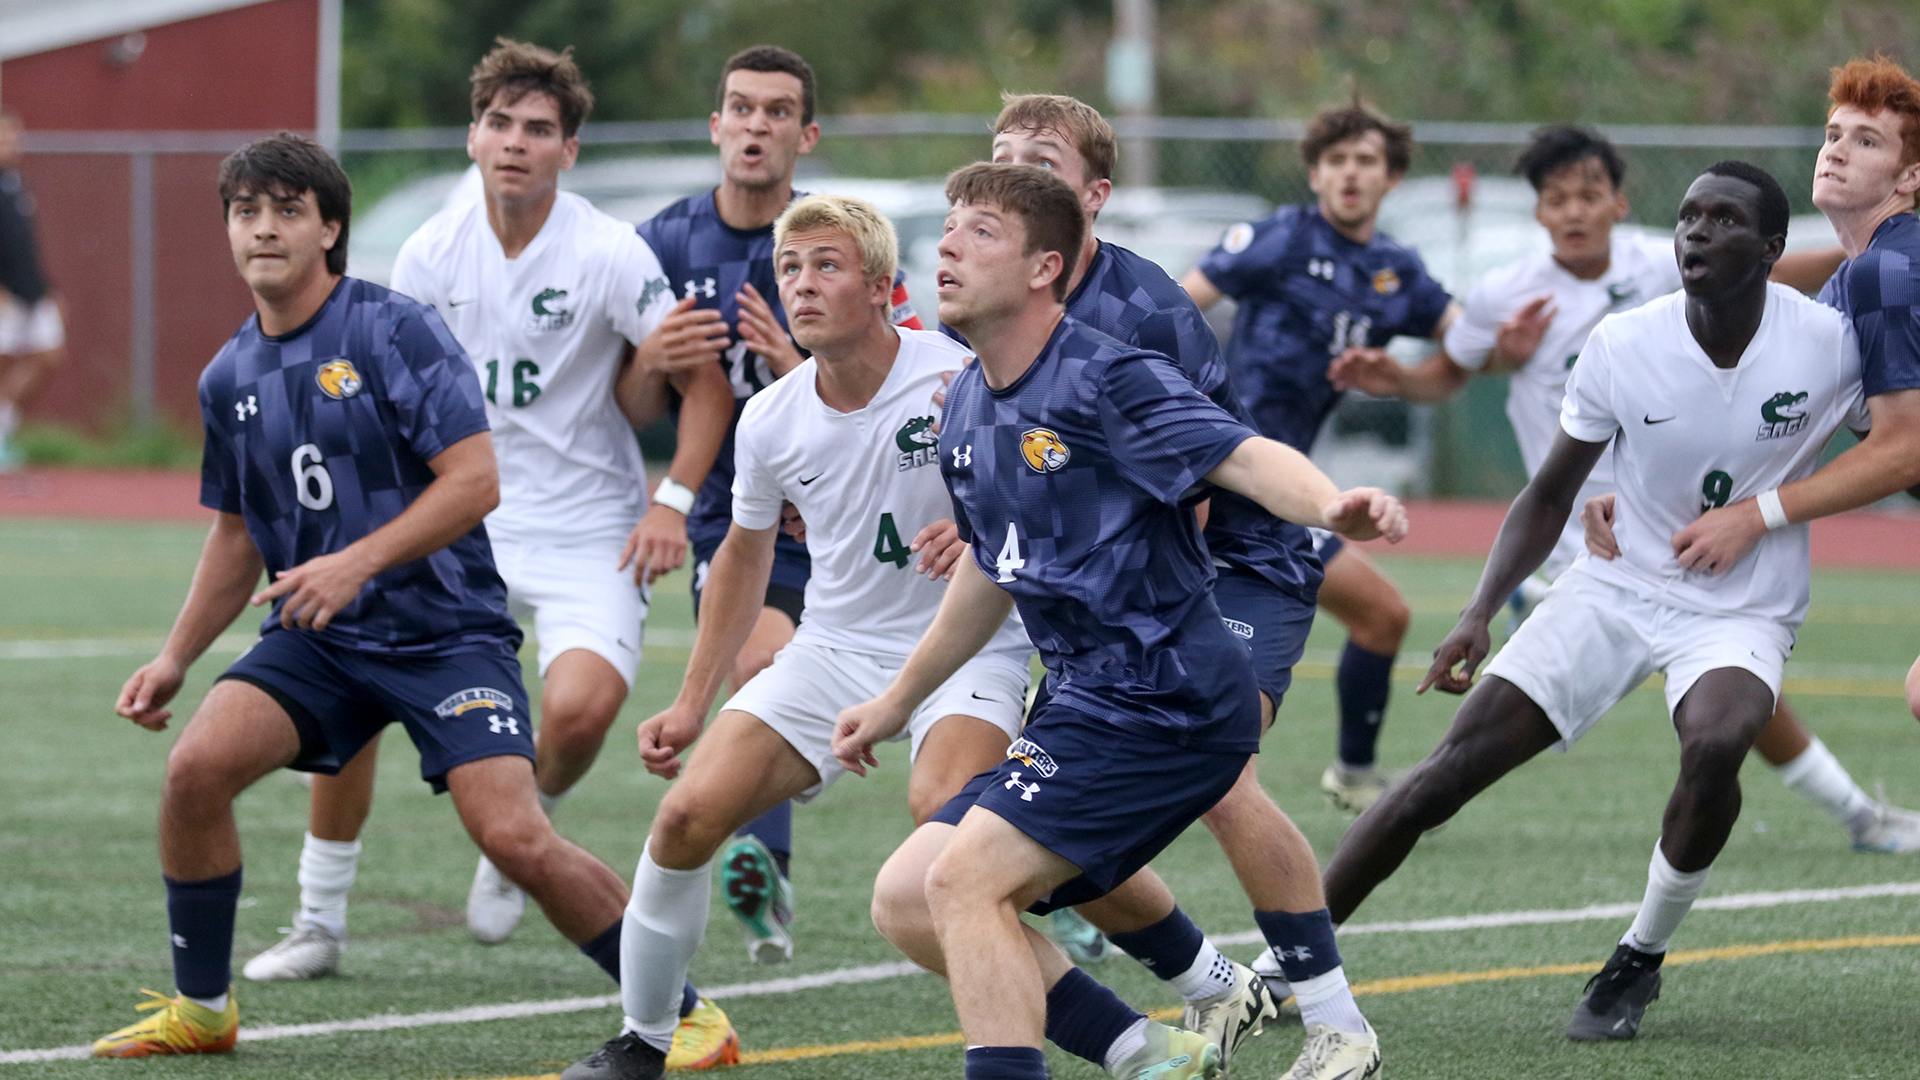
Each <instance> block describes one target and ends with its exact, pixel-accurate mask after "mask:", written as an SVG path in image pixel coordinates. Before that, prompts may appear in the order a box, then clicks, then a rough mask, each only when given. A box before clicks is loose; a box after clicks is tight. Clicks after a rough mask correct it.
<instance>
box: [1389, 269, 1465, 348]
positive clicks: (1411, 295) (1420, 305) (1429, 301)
mask: <svg viewBox="0 0 1920 1080" xmlns="http://www.w3.org/2000/svg"><path fill="white" fill-rule="evenodd" d="M1409 255H1410V257H1411V258H1412V266H1411V267H1409V268H1408V272H1407V276H1406V278H1405V279H1403V280H1402V281H1401V282H1400V287H1401V288H1402V289H1405V290H1407V301H1408V302H1407V321H1406V322H1404V323H1402V324H1401V325H1400V326H1399V327H1398V329H1397V331H1396V332H1397V333H1401V334H1405V335H1407V336H1408V337H1423V338H1430V337H1432V336H1433V332H1434V331H1435V330H1436V329H1438V328H1439V326H1440V320H1441V318H1442V317H1444V316H1445V315H1446V313H1447V305H1448V304H1451V303H1453V294H1452V293H1450V292H1448V291H1447V287H1446V286H1445V285H1442V284H1440V279H1439V278H1436V277H1434V276H1433V275H1432V274H1429V273H1427V264H1426V263H1424V262H1421V261H1420V256H1418V255H1413V254H1412V253H1411V252H1409Z"/></svg>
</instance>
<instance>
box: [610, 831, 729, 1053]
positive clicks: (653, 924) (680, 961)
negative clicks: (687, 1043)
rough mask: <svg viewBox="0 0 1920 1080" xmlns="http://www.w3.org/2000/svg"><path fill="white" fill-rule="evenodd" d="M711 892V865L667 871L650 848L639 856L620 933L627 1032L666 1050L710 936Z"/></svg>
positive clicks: (621, 991)
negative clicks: (697, 956) (690, 971)
mask: <svg viewBox="0 0 1920 1080" xmlns="http://www.w3.org/2000/svg"><path fill="white" fill-rule="evenodd" d="M712 892H713V863H712V862H708V863H707V864H706V865H705V866H701V867H698V868H696V869H693V870H668V869H667V868H665V867H663V866H661V865H660V864H659V863H657V862H654V861H653V850H652V848H651V846H649V847H648V848H646V849H644V850H642V851H641V852H640V868H639V869H638V870H635V871H634V873H633V898H632V899H631V900H629V901H627V914H626V923H625V924H624V925H623V926H622V927H621V930H620V1004H621V1007H622V1008H624V1009H625V1010H626V1024H625V1027H624V1030H626V1031H631V1032H634V1033H635V1034H637V1035H639V1036H640V1037H641V1038H642V1039H645V1040H646V1041H647V1042H648V1043H649V1044H651V1045H652V1046H654V1047H655V1048H656V1049H659V1050H661V1051H663V1052H664V1051H666V1050H670V1049H672V1047H673V1030H674V1028H677V1027H679V1026H680V998H681V994H682V992H683V988H684V987H685V986H686V983H687V966H688V965H689V964H691V963H693V954H694V952H695V951H697V950H698V949H699V948H700V939H701V938H702V937H705V936H706V933H707V905H708V900H709V897H710V895H711V893H712Z"/></svg>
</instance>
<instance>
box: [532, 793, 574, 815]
mask: <svg viewBox="0 0 1920 1080" xmlns="http://www.w3.org/2000/svg"><path fill="white" fill-rule="evenodd" d="M535 794H536V795H538V796H540V812H541V813H543V814H545V815H547V816H548V817H552V816H553V808H554V807H556V806H559V805H560V800H562V799H564V798H566V797H567V793H566V792H565V791H563V792H561V793H560V794H558V795H549V794H547V793H546V792H544V791H538V792H535Z"/></svg>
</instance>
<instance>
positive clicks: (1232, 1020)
mask: <svg viewBox="0 0 1920 1080" xmlns="http://www.w3.org/2000/svg"><path fill="white" fill-rule="evenodd" d="M1229 963H1231V961H1229ZM1279 1016H1280V1006H1279V1004H1278V1003H1277V1002H1275V1001H1274V1000H1273V994H1272V992H1271V991H1269V990H1268V989H1267V983H1266V980H1264V979H1262V978H1261V977H1260V976H1259V975H1258V974H1256V973H1255V972H1254V970H1253V969H1252V968H1249V967H1246V966H1245V965H1242V964H1234V965H1233V985H1232V986H1230V987H1228V988H1227V989H1225V990H1222V991H1221V992H1219V993H1218V994H1215V995H1213V996H1212V997H1210V998H1203V999H1201V1000H1199V1001H1191V1002H1188V1003H1187V1009H1186V1011H1185V1012H1184V1013H1182V1014H1181V1016H1180V1026H1181V1027H1183V1028H1186V1029H1187V1030H1188V1031H1191V1032H1194V1033H1196V1034H1199V1035H1203V1036H1205V1037H1206V1038H1207V1041H1209V1042H1211V1043H1213V1044H1214V1045H1216V1046H1218V1047H1219V1048H1220V1067H1221V1068H1223V1069H1224V1068H1226V1067H1227V1066H1228V1065H1229V1064H1231V1063H1232V1061H1233V1052H1234V1051H1235V1050H1238V1049H1240V1044H1241V1043H1243V1042H1245V1041H1246V1040H1248V1039H1250V1038H1253V1037H1254V1036H1255V1035H1258V1034H1260V1029H1261V1027H1262V1026H1263V1025H1265V1024H1266V1022H1267V1021H1268V1020H1274V1019H1278V1018H1279Z"/></svg>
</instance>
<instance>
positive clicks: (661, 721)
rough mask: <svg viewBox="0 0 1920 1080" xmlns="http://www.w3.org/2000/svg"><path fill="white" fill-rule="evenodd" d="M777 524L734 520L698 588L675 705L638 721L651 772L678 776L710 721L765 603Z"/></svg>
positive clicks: (645, 761) (643, 754)
mask: <svg viewBox="0 0 1920 1080" xmlns="http://www.w3.org/2000/svg"><path fill="white" fill-rule="evenodd" d="M778 531H779V526H777V525H776V526H771V527H768V528H765V529H747V528H742V527H741V525H740V524H739V523H738V522H735V523H734V524H733V525H732V526H731V527H729V528H728V530H727V536H726V539H724V540H722V541H720V550H719V551H717V552H715V553H714V556H713V565H712V566H711V567H710V568H709V569H708V570H707V584H706V587H705V588H703V589H701V590H700V612H699V615H700V629H699V631H698V632H697V633H696V634H695V635H694V638H693V655H692V656H690V657H688V658H687V674H686V676H685V677H684V678H683V679H681V680H680V693H679V694H677V695H675V697H674V699H673V704H671V705H669V706H667V707H666V709H664V710H662V711H661V712H659V713H657V714H655V715H654V716H652V717H649V718H648V719H647V720H646V721H644V722H642V723H641V725H640V732H639V742H640V760H641V763H642V764H644V765H646V767H647V771H648V772H650V773H653V774H654V775H656V776H663V777H666V778H667V779H669V780H671V779H673V778H674V777H676V776H678V775H680V754H681V752H682V751H684V750H686V748H687V747H689V746H692V745H693V742H694V740H695V739H698V738H699V737H700V731H701V729H702V728H704V727H706V724H707V710H708V709H710V708H712V707H713V699H714V698H715V697H717V696H719V694H720V683H721V681H722V680H724V679H725V678H726V677H727V673H728V672H729V671H732V670H733V662H734V659H735V658H736V657H738V656H739V655H740V650H741V649H742V648H745V647H746V644H747V637H748V635H750V634H751V633H752V632H753V624H754V621H755V620H757V619H758V618H759V617H760V608H761V606H762V605H763V604H764V603H765V602H766V596H767V581H768V580H769V579H770V578H772V577H773V542H774V536H775V534H776V533H777V532H778Z"/></svg>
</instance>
